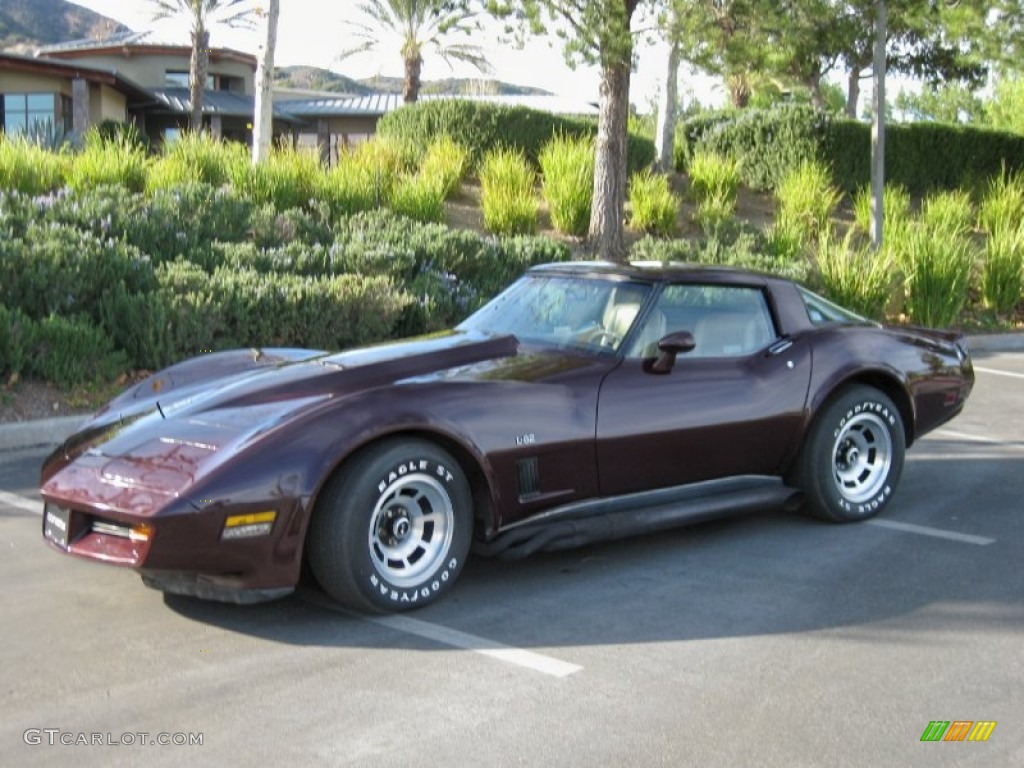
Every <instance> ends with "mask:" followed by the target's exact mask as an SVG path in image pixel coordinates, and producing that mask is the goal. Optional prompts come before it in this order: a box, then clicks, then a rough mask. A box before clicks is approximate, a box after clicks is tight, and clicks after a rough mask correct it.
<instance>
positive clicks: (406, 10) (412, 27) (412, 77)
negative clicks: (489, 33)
mask: <svg viewBox="0 0 1024 768" xmlns="http://www.w3.org/2000/svg"><path fill="white" fill-rule="evenodd" d="M359 11H360V12H361V14H362V15H363V16H364V17H366V19H367V20H368V23H364V22H361V21H349V22H348V24H349V25H350V26H351V27H353V28H354V30H355V36H356V37H357V38H359V39H360V40H361V42H359V43H358V44H357V45H355V46H353V47H352V48H350V49H348V50H346V51H343V52H342V53H341V55H340V56H339V58H342V59H344V58H347V57H349V56H353V55H355V54H359V53H366V52H369V51H375V50H379V49H380V48H381V47H382V46H383V45H384V44H385V38H387V37H388V36H389V34H390V35H394V36H397V37H398V38H400V39H401V41H402V45H401V53H402V59H403V61H404V62H405V82H404V84H403V86H402V98H403V99H404V100H405V102H406V103H407V104H408V103H411V102H414V101H416V100H417V99H418V98H419V95H420V72H421V71H422V69H423V52H424V50H426V49H427V48H430V49H433V51H434V53H436V54H437V55H438V56H440V57H441V58H442V59H444V61H445V63H447V64H448V65H449V66H451V63H452V61H453V60H454V61H464V62H466V63H468V64H472V65H473V66H474V67H476V68H477V69H478V70H480V71H481V72H483V73H487V72H489V71H490V67H489V66H488V64H487V61H486V59H485V58H484V55H483V50H482V49H481V48H480V46H477V45H472V44H470V43H448V42H446V38H448V37H449V36H450V35H451V34H453V33H461V34H464V35H470V34H472V33H473V31H474V30H476V29H478V25H477V24H475V23H474V22H473V19H474V18H475V14H472V13H469V9H468V3H467V2H466V0H366V1H365V2H364V3H362V4H361V5H360V6H359Z"/></svg>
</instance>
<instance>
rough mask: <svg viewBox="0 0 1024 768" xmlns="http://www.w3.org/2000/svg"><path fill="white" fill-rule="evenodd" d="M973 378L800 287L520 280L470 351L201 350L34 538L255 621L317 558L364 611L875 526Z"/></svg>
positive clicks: (95, 452)
mask: <svg viewBox="0 0 1024 768" xmlns="http://www.w3.org/2000/svg"><path fill="white" fill-rule="evenodd" d="M973 382H974V372H973V370H972V368H971V362H970V358H969V355H968V352H967V348H966V345H965V342H964V339H963V337H962V336H959V335H957V334H955V333H947V332H941V331H930V330H923V329H911V328H883V327H881V326H879V325H878V324H876V323H873V322H869V321H867V320H864V319H863V318H860V317H858V316H856V315H854V314H852V313H850V312H848V311H846V310H844V309H841V308H840V307H837V306H835V305H834V304H831V303H829V302H828V301H826V300H825V299H823V298H821V297H820V296H817V295H815V294H813V293H811V292H809V291H807V290H805V289H804V288H802V287H800V286H798V285H795V284H794V283H792V282H789V281H787V280H783V279H779V278H775V277H769V276H765V275H759V274H752V273H749V272H743V271H738V270H732V269H726V268H709V267H693V266H684V265H671V264H633V265H632V266H629V267H624V266H614V265H609V264H600V263H594V262H589V263H577V264H555V265H548V266H544V267H538V268H535V269H533V270H531V271H530V272H528V273H527V274H526V275H525V276H524V277H522V278H521V279H520V280H519V281H518V282H516V283H515V284H514V285H512V286H511V287H510V288H509V289H508V290H506V291H505V292H504V293H502V294H501V295H500V296H498V297H497V298H495V299H494V300H493V301H492V302H490V303H489V304H488V305H486V306H485V307H484V308H483V309H481V310H480V311H479V312H477V313H476V314H474V315H473V316H472V317H470V318H469V319H468V320H467V321H466V322H464V323H463V324H462V325H460V326H459V327H458V328H456V329H455V330H453V331H450V332H447V333H444V334H438V335H435V336H430V337H424V338H418V339H413V340H410V341H404V342H399V343H394V344H385V345H381V346H375V347H370V348H365V349H356V350H352V351H348V352H342V353H340V354H329V353H326V352H319V351H312V350H301V349H263V350H239V351H232V352H220V353H215V354H208V355H202V356H200V357H197V358H194V359H192V360H188V361H186V362H183V363H180V364H178V365H175V366H172V367H171V368H168V369H166V370H164V371H161V372H159V373H157V374H155V375H153V376H152V377H150V378H149V379H147V380H145V381H143V382H141V383H139V384H138V385H136V386H133V387H132V388H131V389H129V390H127V391H126V392H125V393H124V394H122V395H120V396H119V397H118V398H117V399H115V400H114V401H113V402H111V403H110V404H109V405H107V406H106V407H105V408H104V409H103V410H101V411H100V412H99V413H98V414H97V415H96V416H95V417H94V418H93V419H92V420H91V421H90V422H89V423H88V424H87V425H86V426H85V427H84V428H83V429H82V430H81V431H80V432H78V434H76V435H74V436H73V437H71V438H70V439H69V440H68V441H67V442H66V443H65V444H64V445H62V446H61V447H60V448H59V449H58V450H57V451H55V452H54V453H53V454H52V455H51V456H50V457H49V458H48V459H47V460H46V462H45V464H44V466H43V469H42V495H43V499H44V500H45V505H46V506H45V514H44V522H43V534H44V536H45V538H46V540H47V541H49V542H50V544H51V545H52V546H54V547H56V548H57V549H59V550H61V551H64V552H68V553H70V554H73V555H78V556H81V557H87V558H92V559H94V560H101V561H104V562H108V563H114V564H119V565H126V566H130V567H132V568H135V569H137V570H138V571H139V572H140V573H141V574H142V578H143V581H144V582H145V583H146V584H148V585H150V586H152V587H156V588H157V589H162V590H165V591H167V592H175V593H184V594H191V595H198V596H200V597H205V598H213V599H221V600H233V601H240V602H248V601H254V600H260V599H267V598H272V597H277V596H280V595H284V594H287V593H288V592H290V591H292V589H293V588H294V587H295V585H296V583H297V581H298V580H299V574H300V570H301V566H302V561H303V558H306V559H307V560H308V562H309V565H310V566H311V570H312V573H313V574H314V575H315V577H316V578H317V580H319V582H320V584H321V585H322V587H323V588H324V589H325V590H326V591H327V592H328V593H329V594H330V595H331V596H333V597H334V598H336V599H337V600H339V601H341V602H343V603H345V604H347V605H350V606H353V607H355V608H358V609H362V610H401V609H406V608H412V607H415V606H419V605H423V604H425V603H429V602H431V601H432V600H434V599H436V598H437V597H438V596H439V595H440V594H442V593H444V592H445V591H446V590H448V589H449V588H450V587H451V586H452V584H453V583H454V582H455V580H456V578H457V577H458V575H459V573H460V571H461V570H462V567H463V565H464V563H465V560H466V557H467V555H468V553H469V551H470V548H471V547H473V548H475V549H476V550H477V551H478V552H481V553H483V554H490V555H499V556H504V557H522V556H525V555H528V554H530V553H532V552H537V551H540V550H557V549H564V548H568V547H574V546H578V545H581V544H585V543H589V542H593V541H597V540H601V539H610V538H616V537H620V536H625V535H629V534H634V533H641V532H647V531H656V530H661V529H664V528H667V527H670V526H675V525H680V524H684V523H689V522H694V521H698V520H704V519H708V518H712V517H717V516H722V515H728V514H734V513H741V512H752V511H759V510H777V509H780V508H784V509H796V508H798V507H803V508H805V509H806V510H807V511H808V512H810V513H812V514H814V515H816V516H818V517H821V518H824V519H826V520H832V521H838V522H846V521H857V520H864V519H867V518H869V517H872V516H873V515H875V514H876V513H878V512H879V511H880V510H881V509H882V508H884V507H885V505H886V504H888V503H889V501H890V500H891V498H892V495H893V493H894V492H895V490H896V486H897V483H898V481H899V478H900V471H901V469H902V466H903V454H904V449H905V448H906V447H907V446H909V445H910V444H911V443H912V442H913V441H914V440H916V439H917V438H918V437H920V436H921V435H923V434H924V433H926V432H928V431H929V430H931V429H934V428H935V427H937V426H939V425H940V424H943V423H944V422H946V421H948V420H949V419H951V418H952V417H953V416H955V415H956V414H957V413H958V412H959V411H960V410H961V409H962V408H963V405H964V401H965V400H966V398H967V396H968V395H969V393H970V391H971V387H972V385H973Z"/></svg>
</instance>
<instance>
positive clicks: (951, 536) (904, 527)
mask: <svg viewBox="0 0 1024 768" xmlns="http://www.w3.org/2000/svg"><path fill="white" fill-rule="evenodd" d="M866 522H867V524H868V525H876V526H878V527H879V528H890V529H892V530H894V531H903V532H904V533H916V534H918V535H919V536H932V537H934V538H936V539H948V540H949V541H959V542H960V543H962V544H976V545H977V546H979V547H984V546H987V545H989V544H995V543H996V540H995V539H990V538H988V537H986V536H974V535H973V534H970V533H957V532H956V531H944V530H942V529H941V528H932V527H930V526H927V525H914V524H913V523H899V522H897V521H895V520H867V521H866Z"/></svg>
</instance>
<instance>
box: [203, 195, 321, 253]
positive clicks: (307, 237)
mask: <svg viewBox="0 0 1024 768" xmlns="http://www.w3.org/2000/svg"><path fill="white" fill-rule="evenodd" d="M247 234H248V238H247V239H248V240H250V241H251V242H252V243H253V244H254V245H256V246H257V247H259V248H275V247H277V246H280V245H284V244H285V243H291V242H295V241H298V242H300V243H307V244H320V243H325V244H326V243H330V242H331V241H333V240H334V230H333V224H332V211H331V207H330V204H329V203H327V202H324V201H322V200H321V201H318V202H317V203H316V204H315V205H313V206H311V207H310V208H309V209H306V208H289V209H287V210H284V211H281V212H280V213H279V212H278V211H277V209H275V208H274V206H273V205H271V204H270V203H265V204H263V205H261V206H259V207H258V208H254V209H253V210H252V212H251V213H250V215H249V230H248V233H247ZM242 239H243V238H224V237H222V238H219V242H224V241H226V240H227V241H231V242H239V241H241V240H242Z"/></svg>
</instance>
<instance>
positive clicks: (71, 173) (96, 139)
mask: <svg viewBox="0 0 1024 768" xmlns="http://www.w3.org/2000/svg"><path fill="white" fill-rule="evenodd" d="M147 164H148V158H147V157H146V150H145V148H144V147H142V146H141V145H140V144H138V143H136V142H133V141H132V140H131V139H129V138H128V137H126V136H124V135H122V136H120V137H117V138H104V136H103V135H102V134H101V133H100V132H99V131H97V130H95V129H91V130H90V131H89V132H88V133H86V135H85V144H84V146H83V148H82V150H81V151H80V152H78V153H77V154H74V155H72V156H71V159H70V161H69V164H68V169H67V185H68V186H69V187H71V189H73V190H76V191H81V190H85V189H96V188H97V187H102V186H122V187H125V188H126V189H128V190H131V191H132V192H141V191H142V190H143V189H144V188H145V186H146V170H147Z"/></svg>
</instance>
